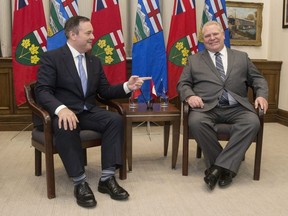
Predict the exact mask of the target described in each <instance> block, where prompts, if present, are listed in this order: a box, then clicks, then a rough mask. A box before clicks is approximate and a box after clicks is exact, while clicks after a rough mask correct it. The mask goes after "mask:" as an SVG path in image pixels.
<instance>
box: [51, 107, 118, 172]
mask: <svg viewBox="0 0 288 216" xmlns="http://www.w3.org/2000/svg"><path fill="white" fill-rule="evenodd" d="M77 118H78V120H79V124H78V125H77V128H76V129H75V130H72V131H71V130H64V129H63V127H62V129H59V127H58V117H57V116H55V118H54V119H53V130H54V143H55V146H56V149H57V151H58V153H59V155H60V158H61V160H62V162H63V164H64V167H65V169H66V171H67V174H68V176H69V177H77V176H80V175H82V174H83V173H84V172H85V169H84V158H83V151H82V146H81V140H80V136H79V132H80V129H81V130H84V129H87V130H95V131H97V132H100V133H101V134H102V144H101V165H102V169H106V168H110V167H114V166H115V167H119V166H121V165H122V145H123V135H124V130H123V120H122V117H121V116H120V115H119V114H118V113H115V112H110V111H107V110H104V109H101V108H99V109H98V110H97V111H96V112H93V113H92V112H89V111H84V112H82V113H80V114H77Z"/></svg>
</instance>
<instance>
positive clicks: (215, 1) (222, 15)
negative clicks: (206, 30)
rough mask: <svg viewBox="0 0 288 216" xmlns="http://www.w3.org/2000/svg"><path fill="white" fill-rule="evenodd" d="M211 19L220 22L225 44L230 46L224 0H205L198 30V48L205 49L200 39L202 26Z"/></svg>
mask: <svg viewBox="0 0 288 216" xmlns="http://www.w3.org/2000/svg"><path fill="white" fill-rule="evenodd" d="M211 20H215V21H217V22H219V23H221V25H222V27H223V29H224V33H225V41H224V43H225V46H226V47H230V35H229V28H228V19H227V11H226V3H225V0H205V4H204V8H203V14H202V23H201V28H200V32H199V34H198V35H199V42H198V50H199V51H201V50H203V49H205V47H204V44H203V39H202V27H203V25H204V24H205V23H206V22H208V21H211Z"/></svg>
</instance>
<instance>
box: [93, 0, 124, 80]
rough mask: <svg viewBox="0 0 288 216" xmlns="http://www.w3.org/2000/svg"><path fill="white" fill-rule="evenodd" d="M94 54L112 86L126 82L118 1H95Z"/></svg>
mask: <svg viewBox="0 0 288 216" xmlns="http://www.w3.org/2000/svg"><path fill="white" fill-rule="evenodd" d="M91 22H92V26H93V28H94V37H95V40H94V42H93V47H92V54H93V55H95V56H97V57H98V58H100V60H101V63H102V65H103V69H104V72H105V74H106V77H107V79H108V81H109V82H110V84H117V83H121V82H124V81H126V79H127V77H126V53H125V46H124V38H123V33H122V24H121V16H120V10H119V4H118V1H117V0H94V4H93V11H92V16H91Z"/></svg>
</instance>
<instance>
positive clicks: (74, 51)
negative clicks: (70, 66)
mask: <svg viewBox="0 0 288 216" xmlns="http://www.w3.org/2000/svg"><path fill="white" fill-rule="evenodd" d="M67 45H68V47H69V49H70V51H71V53H72V56H73V58H77V56H78V55H83V56H84V57H85V54H84V53H79V52H78V51H77V50H76V49H75V48H73V47H72V46H71V45H70V44H69V43H68V42H67Z"/></svg>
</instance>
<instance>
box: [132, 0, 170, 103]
mask: <svg viewBox="0 0 288 216" xmlns="http://www.w3.org/2000/svg"><path fill="white" fill-rule="evenodd" d="M132 74H133V75H138V76H140V77H146V76H149V77H150V76H151V77H152V79H153V81H154V84H155V89H158V86H159V85H160V81H161V80H162V82H163V85H164V87H165V88H166V89H167V59H166V52H165V43H164V35H163V26H162V20H161V14H160V8H159V1H158V0H138V4H137V12H136V23H135V30H134V36H133V47H132ZM141 90H142V92H143V94H142V95H140V96H139V97H138V101H140V102H145V101H146V100H150V99H151V93H150V82H147V81H145V82H144V83H143V85H142V87H141Z"/></svg>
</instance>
